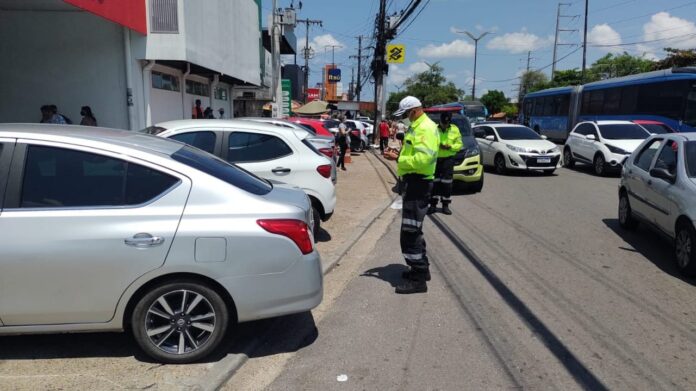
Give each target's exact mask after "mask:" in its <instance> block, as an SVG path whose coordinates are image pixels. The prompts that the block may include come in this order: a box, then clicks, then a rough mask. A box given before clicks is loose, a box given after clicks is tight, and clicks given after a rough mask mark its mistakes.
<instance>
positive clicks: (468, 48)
mask: <svg viewBox="0 0 696 391" xmlns="http://www.w3.org/2000/svg"><path fill="white" fill-rule="evenodd" d="M473 55H474V45H472V44H470V43H469V42H466V41H463V40H461V39H455V40H454V41H452V42H450V43H443V44H442V45H433V44H429V45H427V46H425V47H423V48H421V49H419V50H418V56H420V57H430V58H457V57H472V56H473Z"/></svg>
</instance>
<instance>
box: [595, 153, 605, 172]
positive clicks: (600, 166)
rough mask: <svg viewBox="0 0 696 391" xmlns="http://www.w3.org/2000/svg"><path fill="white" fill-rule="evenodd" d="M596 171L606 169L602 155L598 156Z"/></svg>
mask: <svg viewBox="0 0 696 391" xmlns="http://www.w3.org/2000/svg"><path fill="white" fill-rule="evenodd" d="M595 171H597V173H598V174H601V173H602V171H604V159H602V158H601V157H598V158H597V161H596V163H595Z"/></svg>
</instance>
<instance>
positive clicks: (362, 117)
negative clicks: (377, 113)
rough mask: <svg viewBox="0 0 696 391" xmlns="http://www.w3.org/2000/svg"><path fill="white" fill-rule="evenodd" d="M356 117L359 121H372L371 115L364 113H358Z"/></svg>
mask: <svg viewBox="0 0 696 391" xmlns="http://www.w3.org/2000/svg"><path fill="white" fill-rule="evenodd" d="M355 119H357V120H358V121H369V122H372V119H371V118H370V117H367V116H364V115H356V116H355Z"/></svg>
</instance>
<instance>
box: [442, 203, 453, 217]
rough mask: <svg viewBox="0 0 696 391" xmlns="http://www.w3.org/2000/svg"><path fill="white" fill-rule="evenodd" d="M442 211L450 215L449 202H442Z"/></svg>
mask: <svg viewBox="0 0 696 391" xmlns="http://www.w3.org/2000/svg"><path fill="white" fill-rule="evenodd" d="M442 213H444V214H446V215H451V214H452V211H451V210H450V208H449V202H443V203H442Z"/></svg>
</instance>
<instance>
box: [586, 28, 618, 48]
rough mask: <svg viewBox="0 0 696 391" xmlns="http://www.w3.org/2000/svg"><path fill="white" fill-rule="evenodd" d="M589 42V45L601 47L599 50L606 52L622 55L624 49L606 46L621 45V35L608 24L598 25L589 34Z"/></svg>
mask: <svg viewBox="0 0 696 391" xmlns="http://www.w3.org/2000/svg"><path fill="white" fill-rule="evenodd" d="M587 42H588V46H589V45H601V46H600V47H599V48H598V49H600V50H603V51H606V52H614V53H621V52H623V50H624V49H622V48H621V47H620V46H604V45H620V44H621V43H622V42H623V41H622V40H621V34H619V33H618V32H617V31H616V30H614V29H613V28H611V26H609V25H608V24H606V23H605V24H598V25H596V26H594V27H593V28H592V30H590V31H589V32H588V33H587Z"/></svg>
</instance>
